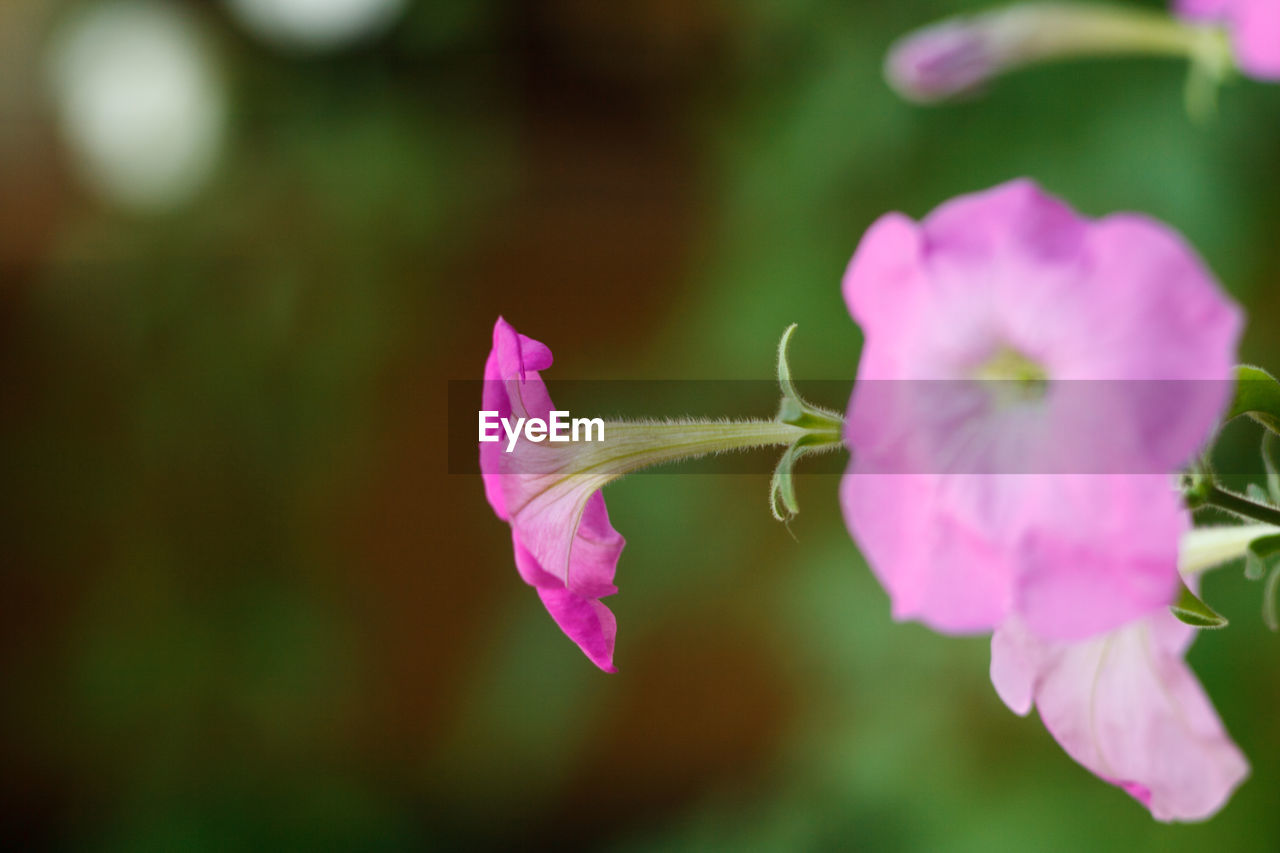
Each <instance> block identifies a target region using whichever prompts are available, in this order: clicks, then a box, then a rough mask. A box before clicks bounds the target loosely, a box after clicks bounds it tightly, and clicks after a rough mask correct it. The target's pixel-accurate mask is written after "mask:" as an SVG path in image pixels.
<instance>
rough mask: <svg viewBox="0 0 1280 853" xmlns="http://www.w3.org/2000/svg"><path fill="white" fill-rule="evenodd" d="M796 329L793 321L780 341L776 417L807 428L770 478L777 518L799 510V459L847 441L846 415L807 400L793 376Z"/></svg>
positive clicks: (772, 509) (771, 505) (771, 507)
mask: <svg viewBox="0 0 1280 853" xmlns="http://www.w3.org/2000/svg"><path fill="white" fill-rule="evenodd" d="M795 330H796V324H795V323H792V324H791V325H790V326H788V327H787V329H786V331H784V332H783V333H782V340H780V341H779V342H778V388H779V390H780V391H781V392H782V400H781V401H780V402H779V404H778V414H777V416H776V417H775V418H774V420H776V421H777V422H778V423H783V424H790V425H791V426H796V427H799V428H801V429H803V430H805V434H804V435H803V436H801V437H800V438H798V439H797V440H796V441H795V442H794V443H792V444H791V445H790V446H789V447H788V448H787V449H786V451H785V452H783V454H782V458H781V459H779V460H778V466H777V468H775V469H774V471H773V478H772V479H771V480H770V482H769V510H770V512H772V513H773V517H774V518H776V519H777V520H778V521H789V520H790V519H791V518H794V517H795V516H796V515H797V514H799V512H800V505H799V503H798V502H797V500H796V490H795V478H794V476H793V470H794V468H795V464H796V462H798V461H799V460H800V459H801V458H803V457H805V456H809V455H811V454H814V453H823V452H825V451H828V450H835V449H837V448H839V447H841V446H843V444H844V418H842V417H840V415H839V414H837V413H836V412H833V411H831V410H829V409H824V408H822V407H821V406H815V405H813V404H812V403H810V402H808V401H807V400H805V399H804V398H803V397H801V396H800V393H799V392H798V391H797V390H796V387H795V383H794V382H792V380H791V365H790V364H789V363H788V361H787V347H788V346H789V345H790V343H791V335H792V334H793V333H794V332H795Z"/></svg>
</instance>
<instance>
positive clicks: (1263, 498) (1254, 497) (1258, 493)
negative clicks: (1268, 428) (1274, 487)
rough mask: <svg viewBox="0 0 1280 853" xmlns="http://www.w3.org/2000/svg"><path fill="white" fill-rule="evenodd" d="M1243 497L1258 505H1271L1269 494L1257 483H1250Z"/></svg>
mask: <svg viewBox="0 0 1280 853" xmlns="http://www.w3.org/2000/svg"><path fill="white" fill-rule="evenodd" d="M1268 435H1270V433H1268ZM1244 496H1245V497H1247V498H1248V499H1249V500H1251V501H1257V502H1258V503H1262V504H1267V503H1271V494H1270V493H1269V492H1268V491H1267V490H1266V489H1264V488H1262V486H1259V485H1258V484H1257V483H1250V484H1249V485H1248V487H1247V488H1246V489H1245V490H1244Z"/></svg>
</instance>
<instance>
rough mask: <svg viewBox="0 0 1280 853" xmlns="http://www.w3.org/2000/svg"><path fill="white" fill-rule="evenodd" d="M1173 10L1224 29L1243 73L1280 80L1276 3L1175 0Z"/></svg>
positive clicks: (1278, 6) (1279, 4)
mask: <svg viewBox="0 0 1280 853" xmlns="http://www.w3.org/2000/svg"><path fill="white" fill-rule="evenodd" d="M1174 8H1175V9H1176V10H1177V12H1178V14H1179V15H1182V16H1183V17H1184V18H1190V19H1192V20H1196V21H1211V22H1216V23H1220V24H1222V25H1223V26H1225V27H1226V28H1227V31H1228V32H1229V33H1230V34H1231V41H1232V45H1233V46H1234V48H1235V54H1236V61H1237V62H1238V63H1239V65H1240V68H1241V70H1242V71H1244V72H1245V73H1246V74H1248V75H1249V76H1251V77H1257V78H1259V79H1263V80H1280V2H1278V0H1175V2H1174Z"/></svg>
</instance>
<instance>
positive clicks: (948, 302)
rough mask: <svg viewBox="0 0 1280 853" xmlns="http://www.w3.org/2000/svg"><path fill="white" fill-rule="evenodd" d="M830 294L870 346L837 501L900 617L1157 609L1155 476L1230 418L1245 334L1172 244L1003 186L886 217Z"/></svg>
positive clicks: (1116, 617) (1168, 538) (1138, 227)
mask: <svg viewBox="0 0 1280 853" xmlns="http://www.w3.org/2000/svg"><path fill="white" fill-rule="evenodd" d="M844 294H845V299H846V301H847V302H848V305H849V310H850V312H851V313H852V315H853V317H854V319H855V320H856V321H857V322H858V323H859V324H860V325H861V326H862V328H863V332H864V334H865V344H864V347H863V352H862V358H861V362H860V364H859V367H858V378H857V384H856V385H855V388H854V392H853V396H852V399H851V400H850V405H849V412H848V418H847V429H846V441H847V443H848V445H849V447H850V449H851V451H852V460H851V462H850V465H849V468H848V470H847V473H846V475H845V478H844V480H843V482H842V485H841V503H842V505H843V509H844V514H845V519H846V522H847V523H848V525H849V529H850V531H851V532H852V534H853V536H854V538H855V539H856V540H857V541H858V543H859V544H860V545H861V547H862V549H863V552H864V554H865V555H866V557H867V560H868V562H869V563H870V565H871V568H872V570H873V571H874V572H875V574H876V576H877V577H878V578H879V580H880V582H881V583H882V584H883V585H884V587H885V588H886V590H887V591H888V592H889V595H890V598H891V599H892V605H893V613H894V616H895V618H898V619H919V620H921V621H923V622H924V623H926V624H928V625H930V626H931V627H933V628H935V629H937V630H940V631H944V632H953V633H967V632H982V631H987V630H990V629H992V628H994V627H996V626H997V625H999V624H1001V623H1002V622H1003V621H1004V620H1005V619H1006V618H1008V617H1010V616H1011V615H1016V616H1018V617H1019V618H1021V619H1022V620H1023V622H1024V623H1025V624H1026V625H1027V626H1028V628H1029V630H1031V631H1033V632H1034V633H1035V634H1036V635H1038V636H1042V637H1046V638H1048V639H1051V640H1077V639H1083V638H1086V637H1090V636H1093V635H1095V634H1098V633H1101V632H1104V631H1109V630H1112V629H1114V628H1117V627H1119V626H1121V625H1124V624H1126V623H1129V622H1131V621H1133V620H1135V619H1138V618H1141V617H1143V616H1145V615H1146V614H1148V613H1150V612H1152V610H1153V609H1154V608H1157V607H1159V606H1162V605H1165V604H1168V603H1170V602H1171V601H1172V600H1173V596H1174V592H1175V590H1176V588H1177V542H1178V538H1179V536H1180V535H1181V534H1182V533H1183V532H1184V531H1185V530H1186V527H1187V519H1186V514H1185V512H1184V511H1183V508H1182V504H1181V498H1180V496H1179V495H1178V493H1177V492H1176V490H1175V489H1174V487H1173V483H1172V480H1171V476H1170V475H1171V474H1172V473H1174V472H1175V471H1177V470H1178V469H1179V467H1180V466H1182V465H1183V464H1185V463H1186V462H1188V461H1189V460H1190V459H1191V458H1192V457H1193V456H1194V454H1195V453H1196V451H1197V450H1198V449H1199V448H1200V447H1201V446H1202V444H1203V443H1204V442H1205V440H1206V439H1207V438H1208V437H1209V436H1210V434H1211V432H1212V430H1213V429H1214V427H1215V425H1216V422H1217V419H1218V417H1219V416H1220V414H1221V413H1222V411H1223V409H1224V408H1225V406H1226V403H1227V401H1228V399H1229V395H1230V392H1231V387H1230V377H1231V369H1232V365H1233V363H1234V354H1235V347H1236V341H1237V338H1238V336H1239V332H1240V326H1241V315H1240V312H1239V310H1238V309H1237V308H1236V306H1235V305H1234V304H1233V303H1232V302H1231V301H1230V300H1228V299H1227V297H1226V296H1225V295H1224V294H1223V293H1222V292H1221V290H1220V289H1219V288H1218V286H1217V284H1216V283H1215V282H1214V280H1213V278H1212V277H1211V276H1210V275H1209V273H1208V272H1207V271H1206V270H1205V268H1204V266H1203V265H1202V264H1201V263H1200V261H1199V260H1198V259H1197V258H1196V256H1195V254H1194V253H1193V252H1192V250H1191V249H1189V248H1188V247H1187V245H1186V244H1185V243H1184V242H1183V241H1182V240H1181V239H1180V238H1179V237H1178V236H1177V235H1176V234H1175V233H1174V232H1173V231H1171V230H1170V229H1169V228H1167V227H1166V226H1164V225H1161V224H1160V223H1157V222H1154V221H1152V220H1150V219H1147V218H1145V217H1141V216H1137V215H1129V214H1118V215H1114V216H1110V217H1107V218H1105V219H1102V220H1099V221H1090V220H1087V219H1085V218H1083V217H1081V216H1079V215H1078V214H1076V213H1075V212H1074V211H1072V210H1071V209H1070V208H1069V207H1067V206H1066V205H1065V204H1063V203H1062V202H1060V201H1057V200H1055V199H1052V198H1050V197H1048V196H1046V195H1045V194H1043V193H1042V192H1041V191H1040V190H1039V188H1038V187H1036V185H1035V184H1033V183H1031V182H1029V181H1025V180H1024V181H1014V182H1012V183H1009V184H1006V185H1003V186H1000V187H996V188H995V189H993V190H989V191H987V192H982V193H978V194H975V195H971V196H965V197H962V198H959V199H956V200H954V201H952V202H950V203H948V204H946V205H943V206H942V207H941V208H939V209H938V210H936V211H935V212H934V213H932V214H931V215H929V216H928V217H927V218H926V219H925V220H924V221H923V222H922V223H916V222H913V221H911V220H910V219H908V218H906V217H905V216H902V215H900V214H890V215H887V216H885V217H883V218H882V219H880V220H879V221H878V222H877V223H875V224H874V225H873V226H872V227H871V229H870V230H869V231H868V232H867V234H866V236H865V237H864V238H863V240H862V243H861V245H860V246H859V248H858V251H857V253H856V254H855V256H854V258H853V260H852V262H851V263H850V266H849V269H848V272H847V273H846V275H845V280H844ZM1082 380H1085V381H1082Z"/></svg>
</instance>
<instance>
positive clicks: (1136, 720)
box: [991, 607, 1249, 821]
mask: <svg viewBox="0 0 1280 853" xmlns="http://www.w3.org/2000/svg"><path fill="white" fill-rule="evenodd" d="M1194 635H1195V629H1193V628H1191V627H1189V626H1187V625H1184V624H1182V623H1181V622H1179V621H1178V620H1177V619H1175V618H1174V617H1173V616H1172V615H1171V614H1170V613H1169V611H1168V609H1167V608H1163V607H1161V608H1158V609H1156V610H1154V611H1152V612H1151V613H1150V614H1148V615H1147V616H1146V617H1144V618H1142V619H1139V620H1136V621H1135V622H1133V623H1130V624H1129V625H1126V626H1124V627H1122V628H1120V629H1118V630H1116V631H1114V632H1111V633H1109V634H1104V635H1102V636H1099V637H1095V638H1093V639H1090V640H1085V641H1082V642H1077V643H1053V642H1046V641H1044V640H1041V639H1039V638H1037V637H1036V636H1035V635H1034V634H1033V633H1032V632H1031V631H1029V630H1027V628H1026V626H1025V625H1024V624H1023V623H1022V622H1021V621H1020V620H1018V619H1017V618H1014V619H1010V620H1009V621H1008V622H1007V623H1005V624H1004V625H1002V626H1001V627H1000V628H999V630H997V631H996V633H995V635H994V636H993V637H992V640H991V681H992V683H993V684H994V685H995V688H996V692H997V693H999V694H1000V698H1001V699H1003V700H1004V702H1005V704H1006V705H1008V706H1009V708H1010V709H1012V710H1013V711H1014V712H1015V713H1017V714H1024V715H1025V714H1026V713H1028V712H1029V711H1030V710H1031V707H1032V705H1033V704H1034V705H1035V706H1036V707H1037V708H1038V709H1039V711H1040V718H1041V719H1042V720H1043V721H1044V724H1045V728H1047V729H1048V730H1049V732H1050V734H1052V735H1053V737H1054V739H1055V740H1057V741H1058V743H1059V744H1061V745H1062V748H1063V749H1065V750H1066V751H1067V754H1068V755H1070V756H1071V757H1072V758H1074V759H1075V760H1076V761H1078V762H1080V763H1081V764H1082V765H1084V766H1085V767H1086V768H1088V769H1089V770H1091V771H1092V772H1093V773H1095V774H1096V775H1097V776H1099V777H1101V778H1102V779H1104V780H1106V781H1107V782H1110V783H1111V784H1113V785H1117V786H1119V787H1120V788H1122V789H1123V790H1125V791H1127V792H1128V793H1129V794H1132V795H1133V796H1134V797H1135V798H1137V799H1138V800H1139V801H1140V802H1141V803H1142V804H1143V805H1144V806H1146V807H1147V808H1149V809H1150V810H1151V814H1152V816H1153V817H1155V818H1156V819H1157V820H1163V821H1172V820H1181V821H1192V820H1203V819H1205V818H1207V817H1209V816H1211V815H1212V814H1214V813H1215V812H1217V811H1218V809H1220V808H1222V806H1223V804H1224V803H1226V801H1227V799H1228V798H1229V797H1230V796H1231V792H1232V791H1234V790H1235V788H1236V786H1238V785H1239V784H1240V783H1241V782H1242V781H1244V779H1245V777H1246V776H1248V775H1249V765H1248V762H1247V761H1246V760H1245V758H1244V755H1242V754H1241V752H1240V750H1239V749H1237V748H1236V745H1235V744H1234V743H1232V742H1231V739H1230V737H1229V736H1228V735H1227V733H1226V731H1225V730H1224V729H1223V726H1222V721H1221V720H1219V719H1218V715H1217V713H1216V712H1215V711H1214V708H1213V705H1212V704H1211V703H1210V701H1209V699H1208V697H1207V696H1206V695H1205V693H1204V690H1203V689H1202V688H1201V686H1200V683H1199V682H1198V681H1197V680H1196V677H1195V674H1194V673H1192V672H1191V670H1190V669H1189V668H1188V667H1187V664H1186V662H1185V661H1184V660H1183V656H1184V655H1185V653H1186V649H1187V647H1188V646H1189V645H1190V644H1191V641H1192V639H1193V637H1194Z"/></svg>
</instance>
